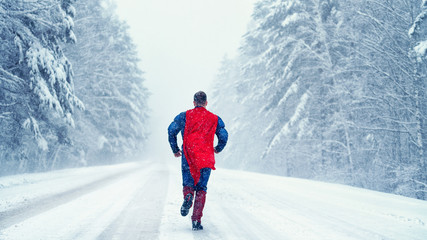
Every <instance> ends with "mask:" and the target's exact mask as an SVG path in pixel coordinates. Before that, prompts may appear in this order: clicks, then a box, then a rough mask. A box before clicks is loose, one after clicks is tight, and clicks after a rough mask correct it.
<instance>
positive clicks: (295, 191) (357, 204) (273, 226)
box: [0, 159, 427, 240]
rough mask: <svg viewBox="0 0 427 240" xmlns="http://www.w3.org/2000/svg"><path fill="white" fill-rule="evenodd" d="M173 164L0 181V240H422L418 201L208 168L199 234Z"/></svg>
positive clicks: (424, 219) (426, 234) (426, 211)
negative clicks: (184, 211) (184, 210)
mask: <svg viewBox="0 0 427 240" xmlns="http://www.w3.org/2000/svg"><path fill="white" fill-rule="evenodd" d="M179 167H180V161H179V160H176V159H172V160H170V161H168V163H164V162H151V161H145V162H141V163H128V164H121V165H115V166H104V167H91V168H82V169H69V170H62V171H54V172H49V173H38V174H24V175H16V176H7V177H3V178H0V239H2V240H11V239H19V240H21V239H22V240H25V239H31V240H34V239H43V240H48V239H79V240H80V239H328V240H330V239H363V240H365V239H396V240H405V239H408V240H409V239H411V240H413V239H415V240H416V239H420V240H421V239H423V240H425V239H427V201H421V200H416V199H411V198H406V197H402V196H397V195H391V194H385V193H379V192H374V191H369V190H365V189H360V188H353V187H349V186H343V185H338V184H329V183H321V182H315V181H309V180H303V179H294V178H284V177H278V176H270V175H263V174H256V173H249V172H242V171H233V170H225V169H218V170H216V171H213V172H212V174H211V179H210V180H209V184H208V194H207V200H206V207H205V211H204V217H203V218H202V223H203V225H204V228H205V229H204V230H203V231H198V232H193V231H191V222H190V215H191V212H190V214H189V216H187V217H181V216H180V213H179V209H180V206H181V204H182V192H181V176H180V169H179Z"/></svg>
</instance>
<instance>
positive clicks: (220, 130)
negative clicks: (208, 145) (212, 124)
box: [215, 117, 228, 153]
mask: <svg viewBox="0 0 427 240" xmlns="http://www.w3.org/2000/svg"><path fill="white" fill-rule="evenodd" d="M215 134H216V136H217V137H218V145H216V147H215V153H219V152H221V151H222V150H223V149H224V147H225V145H226V144H227V141H228V132H227V130H225V124H224V122H223V121H222V119H221V118H220V117H218V125H217V127H216V132H215Z"/></svg>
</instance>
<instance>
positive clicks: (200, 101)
mask: <svg viewBox="0 0 427 240" xmlns="http://www.w3.org/2000/svg"><path fill="white" fill-rule="evenodd" d="M207 100H208V97H207V96H206V93H205V92H203V91H198V92H196V94H194V101H195V102H196V104H197V105H204V104H205V103H206V101H207Z"/></svg>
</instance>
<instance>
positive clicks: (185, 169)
mask: <svg viewBox="0 0 427 240" xmlns="http://www.w3.org/2000/svg"><path fill="white" fill-rule="evenodd" d="M181 171H182V186H184V187H192V188H193V189H194V191H202V190H203V191H205V192H206V190H207V189H208V187H207V185H208V181H209V176H210V175H211V169H210V168H202V169H200V179H199V182H198V183H197V184H194V179H193V177H192V176H191V173H190V167H189V166H188V162H187V159H185V156H184V154H182V158H181Z"/></svg>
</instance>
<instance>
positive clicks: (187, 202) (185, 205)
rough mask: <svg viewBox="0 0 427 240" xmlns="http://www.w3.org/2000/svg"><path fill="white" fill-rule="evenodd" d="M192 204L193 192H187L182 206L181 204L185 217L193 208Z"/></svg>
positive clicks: (182, 213)
mask: <svg viewBox="0 0 427 240" xmlns="http://www.w3.org/2000/svg"><path fill="white" fill-rule="evenodd" d="M191 205H193V194H191V193H189V194H187V196H185V198H184V202H183V203H182V206H181V215H182V216H183V217H185V216H187V214H188V212H189V210H190V208H191Z"/></svg>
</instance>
